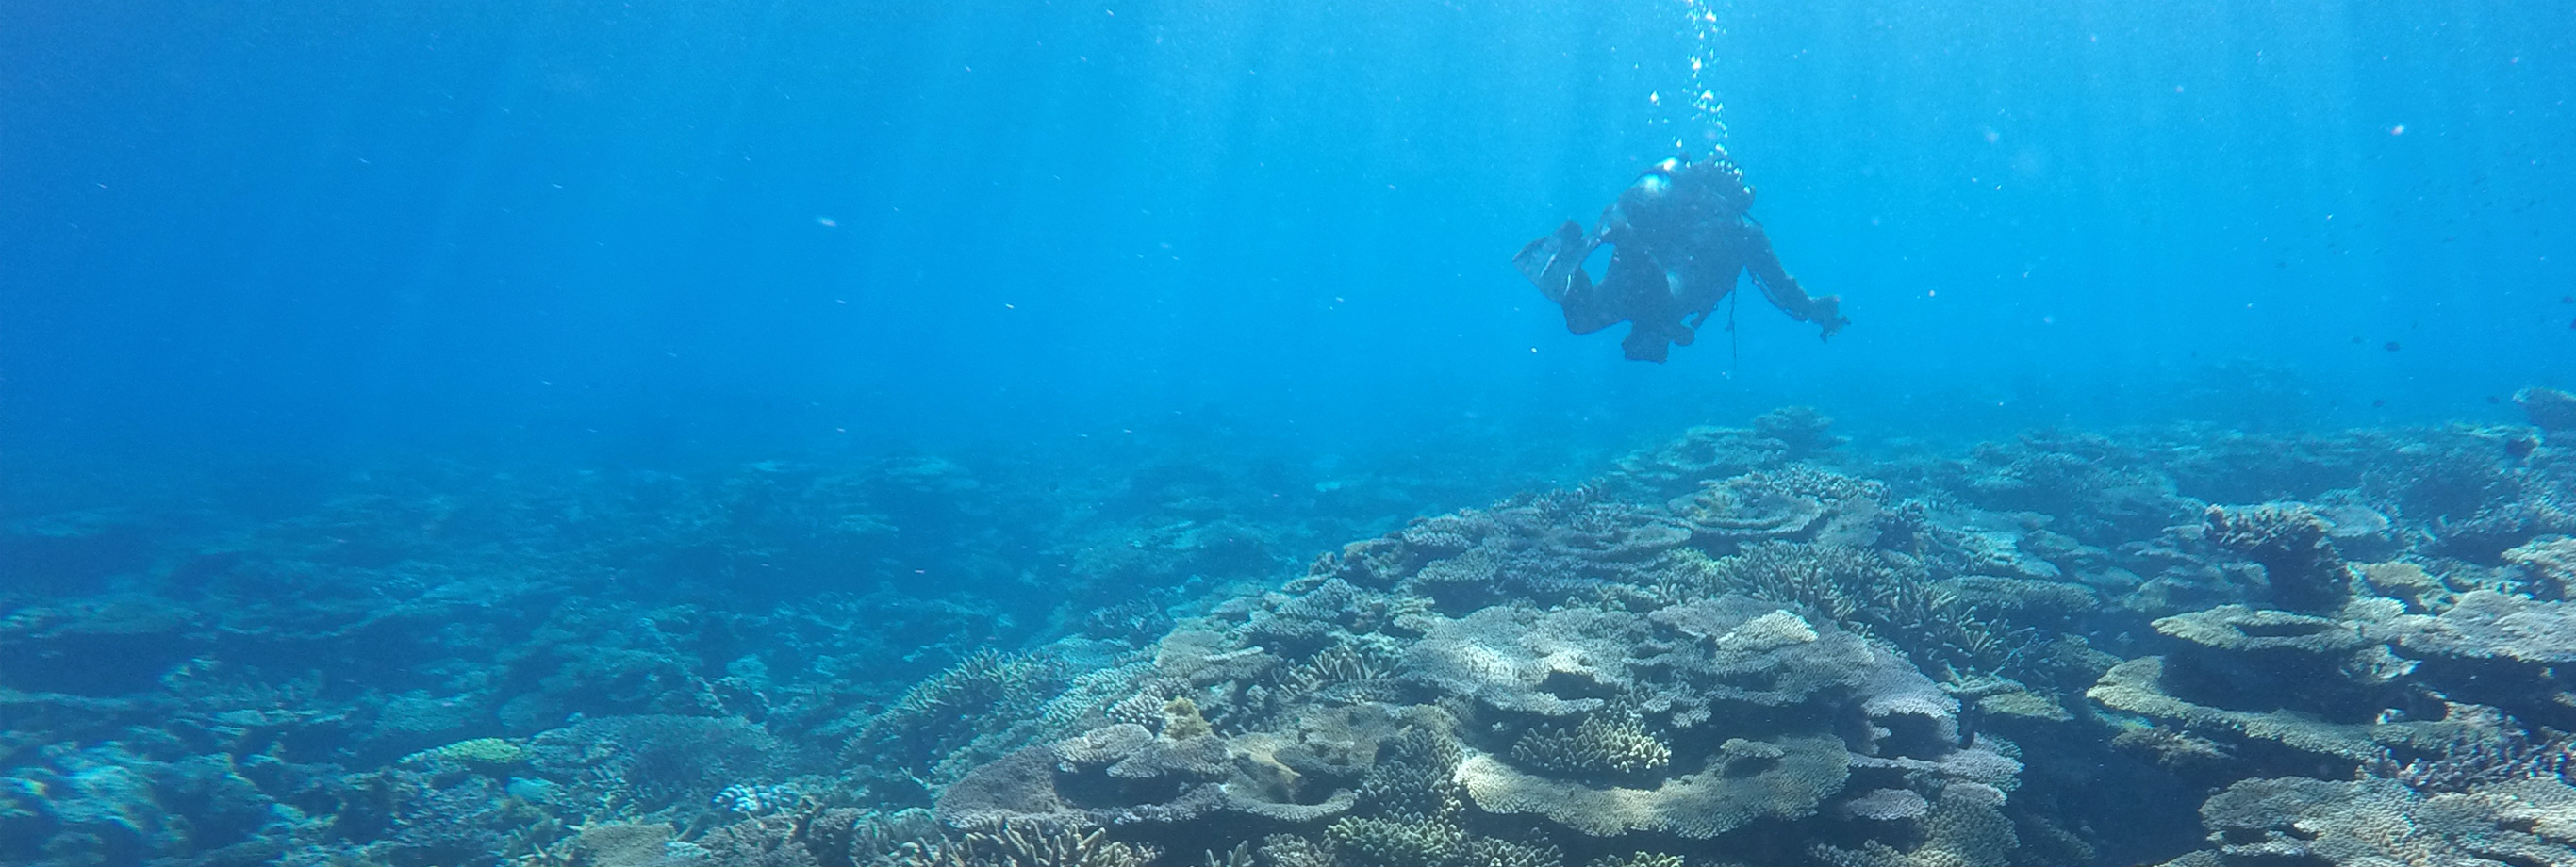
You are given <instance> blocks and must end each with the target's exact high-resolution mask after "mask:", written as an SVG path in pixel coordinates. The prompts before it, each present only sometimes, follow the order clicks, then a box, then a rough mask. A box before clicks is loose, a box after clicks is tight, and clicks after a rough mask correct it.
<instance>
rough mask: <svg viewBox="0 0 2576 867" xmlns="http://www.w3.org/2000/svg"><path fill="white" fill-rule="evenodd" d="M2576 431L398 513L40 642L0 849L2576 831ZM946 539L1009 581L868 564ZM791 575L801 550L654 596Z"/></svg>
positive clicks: (114, 852)
mask: <svg viewBox="0 0 2576 867" xmlns="http://www.w3.org/2000/svg"><path fill="white" fill-rule="evenodd" d="M2525 404H2526V406H2531V405H2543V406H2546V407H2555V406H2557V405H2556V404H2553V403H2548V401H2547V400H2546V399H2545V398H2533V399H2527V400H2526V401H2525ZM2547 418H2551V419H2554V418H2555V417H2547ZM2534 420H2535V422H2541V421H2544V413H2543V411H2540V410H2535V411H2534ZM2563 430H2564V428H2563V427H2562V428H2557V429H2549V428H2547V427H2546V426H2545V425H2544V426H2543V431H2542V432H2541V433H2535V432H2534V431H2533V429H2531V428H2520V427H2492V428H2467V427H2455V428H2442V429H2419V430H2369V431H2353V432H2347V433H2344V434H2338V435H2301V434H2282V435H2261V436H2257V435H2249V434H2239V433H2230V432H2214V431H2208V430H2175V431H2161V432H2140V433H2128V434H2122V435H2119V436H2111V435H2094V434H2083V435H2064V434H2034V435H2031V436H2027V437H2024V438H2022V439H2019V440H2017V441H2014V442H2009V443H1992V444H1987V445H1984V446H1980V447H1977V448H1975V449H1973V450H1971V451H1969V452H1968V453H1967V454H1965V455H1956V456H1943V455H1924V454H1898V455H1875V454H1870V453H1866V452H1863V451H1862V450H1861V449H1859V448H1858V447H1856V446H1855V445H1854V444H1852V443H1848V442H1846V441H1844V440H1843V439H1842V438H1840V437H1838V436H1835V435H1833V434H1832V433H1831V432H1830V427H1829V422H1828V420H1827V419H1825V418H1823V417H1822V416H1821V415H1818V414H1816V413H1815V412H1814V411H1813V410H1806V409H1796V408H1793V409H1789V410H1781V411H1777V412H1773V413H1770V414H1766V415H1764V416H1762V417H1761V418H1759V419H1756V420H1755V421H1754V423H1753V424H1752V425H1751V426H1749V427H1746V428H1699V429H1693V430H1691V431H1689V432H1687V433H1686V434H1685V435H1683V436H1682V437H1681V438H1679V439H1676V440H1674V441H1672V442H1670V443H1666V444H1663V445H1661V446H1659V447H1656V448H1651V449H1647V450H1644V451H1641V452H1638V453H1635V454H1632V455H1629V456H1627V457H1625V458H1623V459H1620V460H1619V461H1617V462H1616V463H1615V465H1614V467H1613V468H1612V469H1611V470H1609V471H1608V472H1605V473H1603V474H1601V475H1600V476H1599V477H1597V478H1595V479H1593V480H1592V481H1590V482H1588V483H1586V484H1584V485H1581V486H1578V487H1575V488H1572V489H1564V490H1550V491H1544V492H1534V493H1526V494H1521V495H1517V496H1513V497H1510V498H1507V499H1504V500H1502V501H1500V502H1496V503H1494V504H1492V505H1490V506H1487V507H1485V508H1478V509H1467V510H1461V511H1457V512H1451V513H1447V514H1439V515H1435V516H1431V517H1426V518H1420V519H1417V520H1413V521H1411V522H1410V523H1408V524H1406V525H1405V526H1403V527H1402V528H1401V529H1398V530H1395V531H1394V532H1390V533H1387V534H1385V535H1383V536H1379V537H1376V538H1370V539H1365V540H1363V541H1359V542H1354V543H1351V544H1348V545H1345V546H1342V547H1341V548H1339V550H1337V551H1335V552H1333V553H1330V554H1327V555H1325V556H1322V557H1320V558H1317V559H1316V560H1315V561H1314V562H1313V563H1312V564H1311V565H1310V566H1309V567H1308V568H1307V570H1306V572H1305V573H1304V574H1303V575H1302V576H1299V577H1295V578H1291V579H1288V580H1284V581H1282V580H1279V579H1280V577H1281V576H1280V575H1279V572H1281V571H1286V570H1284V569H1280V568H1279V567H1278V566H1277V565H1275V564H1277V563H1278V557H1277V552H1278V551H1279V549H1280V548H1282V547H1283V546H1289V545H1295V544H1300V543H1299V542H1297V541H1296V540H1301V539H1306V538H1309V537H1311V536H1312V535H1313V534H1314V533H1315V532H1317V531H1316V529H1315V528H1316V527H1317V526H1320V525H1313V524H1310V525H1306V526H1305V528H1304V529H1302V530H1281V529H1278V528H1279V527H1281V526H1283V525H1282V524H1279V523H1277V522H1278V521H1280V520H1283V519H1282V518H1281V517H1280V516H1281V515H1283V514H1286V512H1284V511H1278V509H1282V508H1287V509H1288V510H1290V511H1293V509H1294V508H1312V507H1313V503H1312V502H1311V501H1310V502H1309V503H1307V504H1306V505H1304V506H1301V507H1277V506H1271V505H1267V504H1264V505H1261V506H1258V507H1256V506H1254V505H1251V504H1250V503H1249V501H1248V500H1246V499H1245V497H1246V494H1245V491H1247V490H1249V491H1252V492H1256V493H1257V492H1261V491H1262V490H1263V489H1264V488H1273V489H1275V488H1277V487H1279V486H1281V485H1287V484H1293V483H1299V482H1298V481H1297V480H1296V478H1295V477H1294V476H1293V475H1283V474H1280V473H1281V472H1282V471H1279V470H1277V469H1275V468H1273V469H1266V470H1253V471H1249V472H1248V473H1244V474H1237V473H1236V471H1231V470H1226V469H1223V468H1216V467H1207V466H1197V467H1190V466H1160V467H1154V468H1151V469H1149V470H1147V471H1140V472H1136V473H1132V474H1127V475H1125V476H1123V477H1120V478H1117V479H1114V480H1108V481H1103V482H1101V483H1099V484H1095V485H1091V486H1089V487H1084V488H1081V489H1079V490H1078V491H1076V492H1073V493H1068V494H1064V495H1062V496H1061V497H1058V498H1054V499H1044V498H1042V499H1041V500H1032V501H1029V502H1026V503H1017V502H1012V501H1009V498H1008V497H1003V496H999V495H998V494H997V489H998V488H1000V487H1002V485H1001V484H1000V483H999V482H997V481H995V478H997V477H999V476H1000V475H1004V474H1002V473H999V472H997V471H992V470H976V471H972V472H969V471H967V470H965V469H964V468H963V467H962V466H961V465H955V464H947V463H945V462H941V461H932V460H925V459H913V460H903V461H894V462H889V463H884V464H879V465H875V466H872V467H870V468H867V469H865V470H851V471H849V472H845V473H831V472H824V471H820V470H815V469H810V468H793V467H784V466H763V467H755V468H751V469H750V470H747V471H745V472H744V473H740V474H736V475H733V476H730V477H727V478H724V479H721V480H718V481H714V482H707V481H703V480H697V481H692V480H677V479H651V480H644V481H636V480H627V481H626V482H618V483H599V482H591V483H577V484H569V485H548V486H541V489H542V490H544V491H547V492H548V493H544V494H539V493H534V492H533V491H535V490H538V489H540V488H519V487H516V486H510V489H511V490H514V491H521V493H517V494H513V495H509V496H488V497H485V498H483V499H481V500H480V501H475V500H472V498H467V499H465V500H459V501H449V502H438V501H435V500H424V499H421V498H417V497H403V496H400V495H398V494H393V493H388V494H386V495H384V497H383V498H381V499H362V500H359V501H353V502H350V503H344V504H339V505H335V506H333V507H331V508H326V509H324V510H322V511H321V512H319V513H316V514H313V515H309V516H306V517H303V518H298V519H292V520H288V521H284V522H277V523H273V524H270V525H267V526H265V527H263V528H261V529H259V530H257V531H256V532H253V533H250V534H248V535H246V536H244V537H243V538H241V539H239V540H237V541H236V544H233V545H231V546H230V547H226V548H223V549H221V550H219V551H217V552H215V553H199V554H194V555H188V556H177V557H168V558H164V560H165V561H170V562H176V563H178V564H179V565H177V566H175V567H173V568H174V569H177V570H179V571H180V572H183V573H185V574H188V575H191V576H194V577H193V578H192V580H193V581H195V583H196V585H197V586H195V587H193V588H191V589H190V591H189V592H187V593H181V592H178V591H176V590H172V589H162V590H158V591H154V590H152V589H149V588H140V587H128V588H125V589H123V590H120V591H115V592H108V593H103V594H98V595H91V596H81V597H55V598H46V599H43V600H41V601H40V602H38V603H36V604H28V605H23V606H21V607H19V608H18V610H17V611H16V613H14V614H12V615H10V616H9V617H8V619H6V620H5V621H0V684H5V687H6V691H0V707H5V708H6V711H7V714H8V717H7V718H8V719H9V720H11V724H10V730H9V731H8V733H7V735H6V737H7V740H6V741H0V755H5V756H6V759H7V768H8V770H7V771H6V776H5V777H4V778H0V859H5V860H9V861H11V862H25V863H35V864H46V865H70V864H145V863H169V864H248V863H286V864H325V863H329V864H383V865H402V867H409V865H431V864H440V865H444V864H460V865H467V864H470V865H490V864H505V863H507V864H583V865H672V867H680V865H800V867H801V865H815V867H841V865H871V867H1194V865H1195V867H1575V865H1580V867H2041V865H2052V867H2062V865H2137V864H2151V863H2164V864H2167V865H2168V867H2275V865H2302V867H2319V865H2332V867H2363V865H2384V864H2424V865H2493V867H2536V865H2561V864H2576V787H2571V786H2570V785H2569V779H2570V777H2571V775H2576V770H2571V765H2576V738H2571V734H2570V733H2571V732H2576V711H2571V710H2570V708H2576V683H2571V682H2570V677H2571V675H2569V674H2568V673H2567V672H2571V671H2576V609H2571V608H2569V607H2568V606H2569V605H2570V603H2569V602H2567V601H2566V599H2567V595H2568V592H2569V588H2570V584H2571V583H2576V539H2571V538H2569V535H2568V534H2569V533H2571V532H2576V453H2570V452H2568V451H2566V443H2565V436H2564V434H2563ZM2549 436H2555V437H2557V439H2556V440H2555V441H2553V440H2550V439H2548V438H2547V437H2549ZM1265 474H1267V475H1265ZM1256 480H1257V481H1256ZM585 484H588V485H590V486H587V487H586V486H585ZM1305 486H1306V487H1308V488H1311V489H1313V490H1315V491H1316V492H1318V493H1324V492H1326V489H1327V488H1329V487H1330V486H1329V485H1316V484H1306V485H1305ZM420 487H421V488H424V489H435V490H448V491H453V490H459V489H470V486H465V485H461V484H459V483H456V482H454V481H453V480H450V481H449V482H442V483H439V484H432V485H421V486H420ZM397 489H398V487H397ZM1265 499H1266V498H1265ZM1050 502H1051V503H1054V504H1056V505H1060V506H1062V505H1072V506H1073V507H1072V508H1065V509H1058V510H1055V511H1054V512H1052V513H1053V514H1056V515H1060V516H1061V515H1070V516H1073V517H1071V518H1062V519H1059V520H1062V521H1063V522H1064V523H1061V524H1058V525H1055V526H1056V529H1055V530H1054V531H1053V532H1051V533H1046V534H1023V535H1018V536H1012V537H1009V538H1005V537H1003V536H1000V535H996V532H997V531H996V530H995V529H994V528H996V527H1007V526H1010V525H1012V524H1013V522H1015V521H1021V520H1036V517H1035V516H1038V515H1041V514H1047V513H1049V509H1048V508H1046V507H1045V504H1046V503H1050ZM540 515H542V516H547V517H544V518H543V519H539V518H537V517H536V516H540ZM566 515H577V516H580V517H579V518H578V519H566V518H565V517H563V516H566ZM388 516H390V517H388ZM630 522H631V523H630ZM460 527H465V528H471V529H470V530H461V529H457V528H460ZM619 528H626V529H623V530H621V529H619ZM636 528H643V529H640V530H639V529H636ZM1350 535H1359V534H1357V533H1350V534H1346V535H1345V536H1344V538H1347V537H1348V536H1350ZM797 538H809V539H810V540H811V544H810V545H807V546H802V547H800V546H798V545H796V544H792V543H791V540H794V539H797ZM1102 539H1114V540H1116V542H1117V543H1116V544H1101V543H1100V541H1099V540H1102ZM460 540H463V541H460ZM467 542H470V544H468V543H467ZM966 549H977V550H978V551H979V552H982V554H983V555H989V556H990V557H992V558H993V559H991V560H990V561H986V560H977V559H975V558H974V557H967V556H963V555H958V556H946V555H939V554H938V552H943V551H945V552H952V553H953V552H957V551H964V550H966ZM1139 552H1161V553H1158V554H1157V553H1139ZM941 556H946V559H938V557H941ZM916 557H928V558H931V559H915V558H916ZM924 562H934V563H939V564H946V565H943V566H941V567H940V568H955V569H958V570H960V571H959V572H958V573H957V574H958V576H959V577H958V578H957V580H958V581H959V582H961V584H962V585H963V586H964V587H967V588H977V587H983V588H987V589H986V590H984V591H978V592H988V593H991V594H992V595H991V596H980V597H979V596H978V595H977V593H976V592H959V593H954V594H947V595H937V596H932V595H919V594H910V593H903V592H898V591H896V590H894V589H892V588H891V587H890V586H886V585H887V582H885V581H884V580H882V579H871V578H867V577H865V576H867V575H870V574H875V573H872V572H869V570H885V569H913V568H924V567H921V566H917V565H912V564H916V563H924ZM1049 562H1053V563H1057V564H1061V565H1060V566H1059V567H1058V568H1060V569H1062V570H1064V571H1055V572H1049V571H1045V569H1044V568H1040V567H1035V566H1032V565H1031V564H1044V563H1049ZM782 563H787V564H798V565H793V566H792V567H782V566H780V565H779V564H782ZM978 563H986V564H988V565H980V566H979V565H975V564H978ZM989 564H1000V565H989ZM761 569H786V570H787V571H789V572H795V573H798V574H804V575H806V576H807V577H805V578H799V579H796V581H795V582H791V583H795V584H797V585H798V586H801V587H804V588H805V589H804V590H802V591H798V592H773V593H767V594H761V595H755V596H752V597H749V598H750V599H752V600H754V601H752V602H744V601H740V600H736V601H735V602H733V603H730V604H728V603H726V602H725V601H724V599H725V597H724V596H722V595H721V594H717V593H710V592H705V591H703V590H698V589H691V588H687V587H682V588H678V589H676V590H671V591H667V592H664V591H660V590H648V589H645V588H638V587H635V586H632V585H633V583H634V581H635V579H636V576H637V574H638V573H641V574H644V575H651V576H657V579H656V580H659V578H660V577H667V576H670V575H675V574H688V575H696V576H701V577H700V579H699V580H704V577H703V576H706V575H709V574H722V575H728V576H733V577H729V578H727V579H726V581H735V580H755V581H756V580H759V576H762V575H767V574H769V573H764V572H760V571H758V570H761ZM979 569H990V570H991V571H990V573H989V574H988V573H985V572H979V571H977V570H979ZM728 570H730V571H728ZM835 570H843V571H846V572H848V573H849V574H850V575H852V576H857V577H853V578H852V579H851V580H852V581H853V582H854V583H853V584H852V585H851V586H849V587H845V588H842V589H840V590H837V591H825V590H822V589H821V588H822V587H824V586H827V585H828V581H827V579H826V578H823V577H818V576H828V575H832V574H840V573H839V572H835ZM1265 573H1266V579H1264V580H1249V579H1254V578H1261V577H1262V576H1263V575H1264V574H1265ZM467 575H478V576H484V577H482V578H479V579H466V578H464V577H463V576H467ZM1227 580H1237V581H1238V583H1231V584H1229V583H1227ZM261 581H268V582H277V583H281V584H283V585H285V586H288V587H292V588H296V592H297V593H304V592H306V591H309V592H310V595H309V596H308V597H295V596H283V595H280V594H278V593H275V592H270V593H268V594H266V595H260V594H255V593H253V592H251V591H250V590H249V589H247V588H251V587H254V586H257V582H261ZM816 582H825V583H816ZM979 582H981V583H979ZM713 586H727V585H726V584H725V583H724V582H714V584H713ZM1119 586H1128V587H1130V588H1139V587H1150V588H1157V589H1156V591H1155V593H1153V594H1149V595H1144V596H1129V597H1125V598H1120V597H1117V596H1114V595H1108V590H1107V588H1113V587H1119ZM1012 593H1017V594H1021V595H1026V596H1036V597H1041V598H1038V599H1018V600H1009V601H1007V602H1006V601H1001V600H1000V599H998V598H997V597H1000V596H1006V595H1009V594H1012ZM214 603H220V604H219V605H218V604H214ZM1005 614H1007V615H1009V616H1011V617H1013V618H1015V619H1013V620H1012V621H1011V622H1009V623H1004V622H1002V618H1003V615H1005ZM388 647H390V648H411V649H417V650H419V651H420V652H418V653H410V654H389V653H386V652H384V651H383V650H381V648H388ZM315 659H331V660H335V661H339V660H346V662H345V663H341V662H335V663H334V666H335V667H330V668H317V667H316V666H315V665H314V664H311V662H310V660H315ZM298 660H304V661H305V664H301V665H299V664H298ZM30 672H37V673H30Z"/></svg>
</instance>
